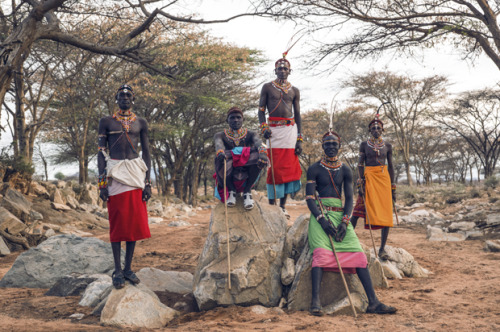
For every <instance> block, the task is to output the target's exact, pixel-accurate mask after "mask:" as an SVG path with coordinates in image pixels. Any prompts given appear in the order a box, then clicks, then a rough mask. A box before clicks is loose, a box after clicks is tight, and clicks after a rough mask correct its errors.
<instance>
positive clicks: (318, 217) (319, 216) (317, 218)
mask: <svg viewBox="0 0 500 332" xmlns="http://www.w3.org/2000/svg"><path fill="white" fill-rule="evenodd" d="M324 217H325V216H324V215H323V213H321V214H319V215H318V216H317V217H316V220H320V219H321V218H324Z"/></svg>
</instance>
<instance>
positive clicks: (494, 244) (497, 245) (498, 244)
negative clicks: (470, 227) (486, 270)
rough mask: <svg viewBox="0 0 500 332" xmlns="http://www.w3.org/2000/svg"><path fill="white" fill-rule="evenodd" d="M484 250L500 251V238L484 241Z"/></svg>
mask: <svg viewBox="0 0 500 332" xmlns="http://www.w3.org/2000/svg"><path fill="white" fill-rule="evenodd" d="M484 250H486V251H492V252H500V240H488V241H486V242H485V243H484Z"/></svg>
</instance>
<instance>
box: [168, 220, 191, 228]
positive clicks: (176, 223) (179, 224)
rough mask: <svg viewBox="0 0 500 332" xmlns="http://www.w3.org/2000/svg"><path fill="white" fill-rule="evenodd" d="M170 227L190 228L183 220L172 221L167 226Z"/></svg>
mask: <svg viewBox="0 0 500 332" xmlns="http://www.w3.org/2000/svg"><path fill="white" fill-rule="evenodd" d="M168 226H170V227H182V226H191V224H190V223H189V222H187V221H184V220H176V221H172V222H170V223H169V224H168Z"/></svg>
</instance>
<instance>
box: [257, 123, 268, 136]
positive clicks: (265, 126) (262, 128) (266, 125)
mask: <svg viewBox="0 0 500 332" xmlns="http://www.w3.org/2000/svg"><path fill="white" fill-rule="evenodd" d="M259 127H260V132H261V133H262V135H264V133H265V132H266V131H267V130H269V125H268V124H267V123H266V122H262V123H261V124H260V126H259Z"/></svg>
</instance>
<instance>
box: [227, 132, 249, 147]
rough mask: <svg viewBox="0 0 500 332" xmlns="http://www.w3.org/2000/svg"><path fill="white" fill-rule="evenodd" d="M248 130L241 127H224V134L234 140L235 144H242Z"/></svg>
mask: <svg viewBox="0 0 500 332" xmlns="http://www.w3.org/2000/svg"><path fill="white" fill-rule="evenodd" d="M247 133H248V130H247V129H243V128H240V129H238V130H237V131H234V130H232V129H231V128H230V129H224V134H225V135H226V137H227V139H228V140H230V141H233V142H234V145H235V146H238V145H240V142H241V141H242V140H243V139H244V138H245V136H247Z"/></svg>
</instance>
